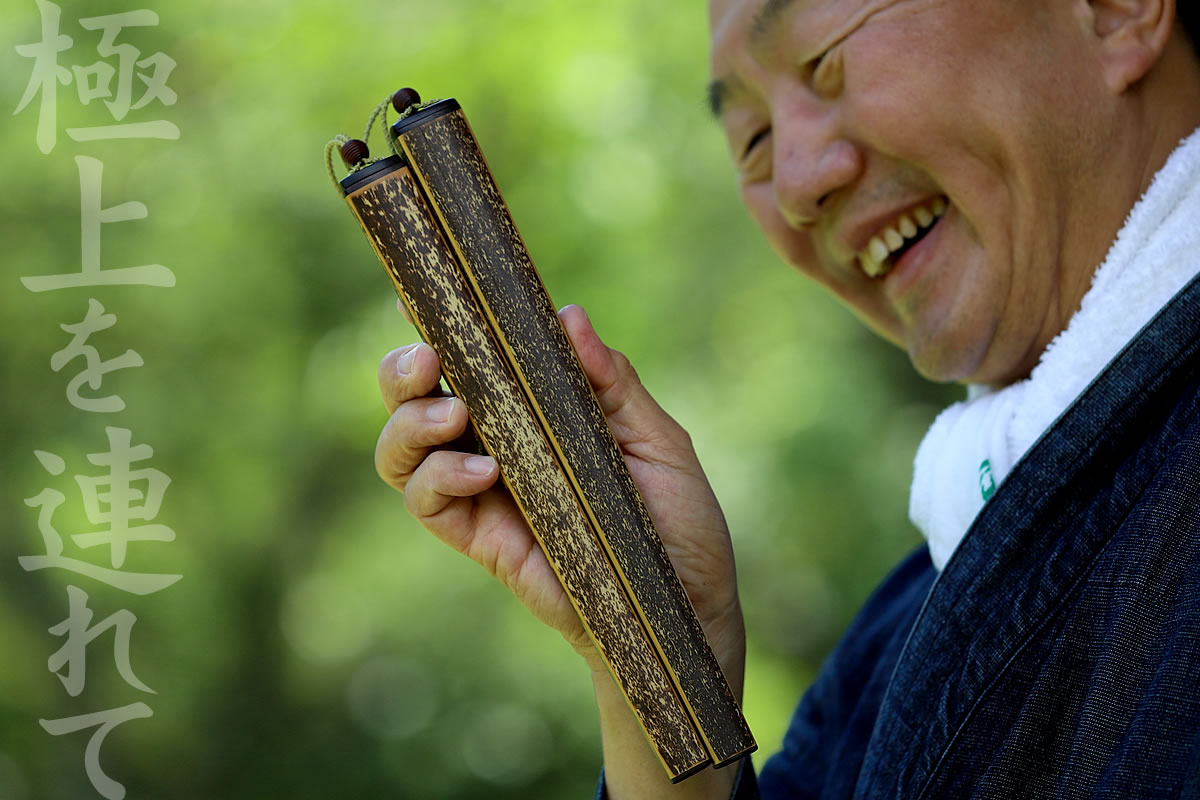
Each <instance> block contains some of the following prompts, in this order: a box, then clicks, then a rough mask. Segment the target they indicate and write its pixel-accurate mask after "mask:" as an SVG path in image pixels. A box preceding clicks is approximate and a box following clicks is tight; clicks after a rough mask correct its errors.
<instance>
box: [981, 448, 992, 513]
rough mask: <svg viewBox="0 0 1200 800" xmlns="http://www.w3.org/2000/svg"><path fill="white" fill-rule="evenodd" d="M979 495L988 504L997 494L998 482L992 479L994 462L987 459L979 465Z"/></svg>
mask: <svg viewBox="0 0 1200 800" xmlns="http://www.w3.org/2000/svg"><path fill="white" fill-rule="evenodd" d="M979 493H980V494H982V495H983V501H984V502H985V503H986V502H987V501H988V500H991V499H992V495H994V494H995V493H996V481H995V480H994V479H993V478H992V462H990V461H988V460H987V459H986V458H985V459H984V460H983V463H981V464H980V465H979Z"/></svg>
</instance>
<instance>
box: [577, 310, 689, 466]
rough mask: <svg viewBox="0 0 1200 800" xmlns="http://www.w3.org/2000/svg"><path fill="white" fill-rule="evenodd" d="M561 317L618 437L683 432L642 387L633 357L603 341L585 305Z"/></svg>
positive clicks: (648, 437) (670, 434)
mask: <svg viewBox="0 0 1200 800" xmlns="http://www.w3.org/2000/svg"><path fill="white" fill-rule="evenodd" d="M558 316H559V319H561V320H562V323H563V327H564V328H565V329H566V331H567V337H568V338H569V339H570V340H571V345H572V346H573V347H574V348H575V352H576V354H577V355H578V356H579V362H580V364H582V365H583V371H584V373H586V374H587V377H588V381H590V382H591V384H592V389H593V391H595V392H596V398H597V399H598V400H599V401H600V409H601V410H602V411H603V412H604V416H605V417H607V418H608V421H609V424H610V425H612V426H613V428H614V433H617V434H618V439H620V440H623V441H624V443H626V444H628V443H631V442H630V441H629V440H639V439H641V440H645V439H652V440H657V439H659V438H660V437H662V436H664V435H665V436H667V437H669V438H672V439H674V438H675V437H676V436H678V435H679V434H682V433H683V431H682V429H681V428H679V426H678V424H677V423H676V422H675V420H673V419H672V418H671V417H670V416H669V415H668V414H667V413H666V412H665V411H663V410H662V408H661V407H660V406H659V405H658V403H657V402H655V401H654V398H652V397H651V396H650V393H649V392H647V391H646V389H645V387H643V386H642V382H641V379H640V378H638V374H637V371H636V370H635V369H634V368H633V365H632V364H630V363H629V359H628V358H626V357H625V356H624V354H622V353H621V352H619V351H617V350H614V349H612V348H611V347H608V346H607V345H605V344H604V342H603V341H601V339H600V336H599V334H597V333H596V330H595V328H593V327H592V322H591V320H590V319H589V318H588V315H587V313H586V312H585V311H584V310H583V309H582V308H580V307H579V306H577V305H569V306H565V307H564V308H563V309H562V310H561V311H559V312H558ZM622 434H624V435H622ZM684 437H685V438H686V434H684ZM679 444H682V442H680V443H679Z"/></svg>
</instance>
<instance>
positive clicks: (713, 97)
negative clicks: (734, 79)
mask: <svg viewBox="0 0 1200 800" xmlns="http://www.w3.org/2000/svg"><path fill="white" fill-rule="evenodd" d="M706 94H707V97H708V110H709V111H710V112H712V115H713V116H714V117H715V118H717V119H720V118H721V111H722V106H724V105H725V100H726V98H727V97H729V84H728V83H726V82H725V81H723V80H720V79H718V80H715V81H711V82H710V83H709V84H708V90H707V92H706Z"/></svg>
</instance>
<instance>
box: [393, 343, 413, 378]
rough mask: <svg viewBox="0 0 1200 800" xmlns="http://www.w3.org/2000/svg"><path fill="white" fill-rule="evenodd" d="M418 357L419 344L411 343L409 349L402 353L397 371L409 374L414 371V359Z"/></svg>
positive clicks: (401, 373) (397, 364)
mask: <svg viewBox="0 0 1200 800" xmlns="http://www.w3.org/2000/svg"><path fill="white" fill-rule="evenodd" d="M416 357H417V346H416V345H415V344H414V345H409V347H408V349H407V350H405V351H404V352H403V353H401V354H400V360H399V361H397V362H396V372H397V373H399V374H400V375H407V374H408V373H410V372H412V365H413V359H415V358H416Z"/></svg>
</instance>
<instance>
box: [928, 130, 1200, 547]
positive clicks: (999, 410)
mask: <svg viewBox="0 0 1200 800" xmlns="http://www.w3.org/2000/svg"><path fill="white" fill-rule="evenodd" d="M1198 272H1200V131H1197V132H1195V133H1193V134H1192V135H1191V136H1189V137H1188V138H1187V139H1185V140H1184V141H1183V142H1182V143H1181V144H1180V146H1179V147H1178V148H1177V149H1176V150H1175V152H1174V153H1172V154H1171V157H1170V158H1169V159H1168V160H1167V163H1166V164H1165V165H1164V166H1163V168H1162V169H1161V170H1160V171H1159V172H1158V174H1157V175H1155V176H1154V180H1153V182H1152V183H1151V185H1150V188H1149V189H1147V190H1146V193H1145V194H1144V195H1143V196H1142V198H1141V199H1140V200H1139V201H1138V202H1137V204H1136V205H1135V206H1134V207H1133V210H1132V211H1131V212H1130V213H1129V217H1128V219H1127V220H1126V221H1125V224H1124V226H1122V228H1121V231H1120V233H1118V234H1117V239H1116V241H1115V242H1114V243H1113V246H1112V248H1111V249H1110V250H1109V251H1108V256H1107V257H1106V258H1105V260H1104V263H1103V264H1101V265H1100V266H1099V267H1098V268H1097V269H1096V272H1095V274H1094V275H1093V276H1092V285H1091V287H1090V288H1089V289H1088V291H1087V294H1085V295H1084V297H1083V301H1082V303H1081V304H1080V308H1079V311H1077V312H1076V313H1075V315H1074V316H1073V317H1072V318H1071V321H1070V323H1069V324H1068V325H1067V327H1066V329H1065V330H1063V332H1062V333H1060V334H1059V335H1058V336H1056V337H1055V338H1054V340H1053V341H1051V342H1050V344H1049V346H1047V348H1046V350H1045V352H1044V353H1042V357H1041V359H1040V360H1039V362H1038V365H1037V366H1036V367H1034V369H1033V371H1032V372H1031V373H1030V375H1029V377H1028V378H1026V379H1025V380H1022V381H1018V382H1016V383H1014V384H1012V385H1010V386H1006V387H1004V388H1002V389H999V390H992V389H989V388H987V387H983V386H970V387H968V390H967V399H966V400H964V401H962V402H960V403H955V404H953V405H951V406H950V407H948V408H947V409H945V410H944V411H943V412H942V413H941V414H940V415H939V416H938V418H937V419H936V420H934V423H933V425H932V427H930V429H929V432H928V433H926V434H925V438H924V440H923V441H922V442H921V446H920V447H919V448H918V449H917V455H916V459H915V461H914V465H913V482H912V491H911V494H910V497H909V510H908V513H909V517H910V518H911V519H912V521H913V524H915V525H916V526H917V528H918V529H920V531H921V533H922V534H924V536H925V538H926V539H927V540H928V542H929V552H930V555H931V557H932V559H933V564H934V566H935V567H936V568H937V569H938V570H941V569H942V568H943V567H944V566H945V565H946V562H947V561H949V560H950V556H951V555H952V554H953V553H954V550H955V549H956V548H957V547H958V544H959V542H961V541H962V538H963V536H964V535H965V534H966V532H967V529H968V528H969V527H970V526H971V523H972V522H973V521H974V519H975V517H976V516H977V515H978V514H979V511H980V509H982V508H983V505H984V503H986V502H987V500H988V499H989V498H990V497H991V495H992V492H994V490H995V487H996V486H999V485H1000V483H1001V482H1002V481H1003V480H1004V478H1005V477H1006V476H1007V475H1008V473H1009V472H1010V471H1011V470H1012V468H1013V467H1014V466H1015V465H1016V463H1017V461H1018V460H1020V458H1021V457H1022V456H1023V455H1024V454H1025V452H1026V451H1027V450H1029V448H1030V447H1032V446H1033V443H1034V442H1036V441H1037V440H1038V439H1039V438H1040V437H1041V436H1042V434H1043V433H1045V432H1046V430H1047V429H1048V428H1049V427H1050V425H1051V424H1053V422H1054V421H1055V420H1056V419H1058V417H1059V416H1060V415H1061V414H1062V413H1063V412H1064V411H1065V410H1066V409H1067V407H1068V406H1069V405H1070V404H1071V403H1072V402H1073V401H1074V400H1075V398H1076V397H1078V396H1079V394H1080V393H1081V392H1082V391H1083V390H1084V389H1086V388H1087V386H1088V385H1089V384H1090V383H1091V382H1092V381H1093V380H1094V379H1095V378H1096V376H1097V375H1099V374H1100V372H1101V371H1102V370H1103V369H1104V367H1105V366H1106V365H1107V364H1108V363H1109V362H1110V361H1111V360H1112V359H1113V358H1114V357H1115V356H1116V355H1117V353H1119V352H1120V351H1121V349H1122V348H1123V347H1124V346H1125V345H1126V343H1128V342H1129V341H1130V340H1131V339H1132V338H1133V337H1134V336H1135V335H1136V334H1137V332H1138V331H1139V330H1141V329H1142V327H1143V326H1145V325H1146V323H1147V322H1149V321H1150V319H1151V318H1153V316H1154V315H1155V314H1156V313H1158V311H1159V310H1160V309H1161V308H1162V307H1163V306H1164V305H1166V304H1167V302H1168V301H1169V300H1170V299H1171V298H1172V297H1174V296H1175V294H1176V293H1177V292H1178V291H1179V290H1180V289H1182V288H1183V287H1184V285H1186V284H1187V282H1188V281H1189V280H1190V279H1191V278H1193V277H1194V276H1195V275H1196V274H1197V273H1198Z"/></svg>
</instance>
